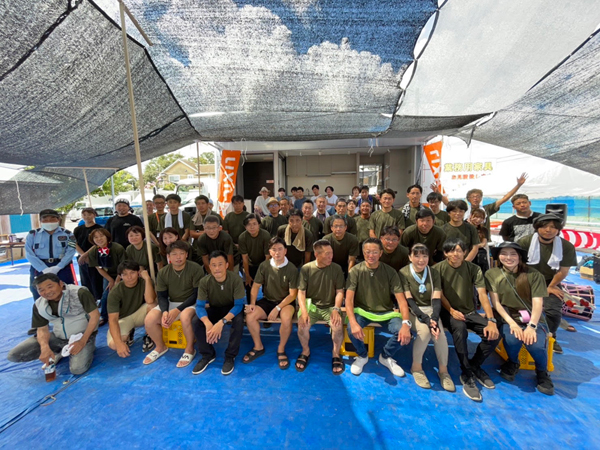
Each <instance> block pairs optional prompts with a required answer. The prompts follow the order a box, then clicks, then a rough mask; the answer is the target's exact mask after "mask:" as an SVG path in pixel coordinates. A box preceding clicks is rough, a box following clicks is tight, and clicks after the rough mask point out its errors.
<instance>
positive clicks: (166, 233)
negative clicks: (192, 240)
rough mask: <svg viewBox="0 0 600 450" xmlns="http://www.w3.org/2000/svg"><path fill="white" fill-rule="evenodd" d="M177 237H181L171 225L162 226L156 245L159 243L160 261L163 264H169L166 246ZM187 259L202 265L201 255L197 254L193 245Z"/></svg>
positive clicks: (176, 239)
mask: <svg viewBox="0 0 600 450" xmlns="http://www.w3.org/2000/svg"><path fill="white" fill-rule="evenodd" d="M179 239H181V237H180V236H179V232H178V231H177V229H176V228H173V227H167V228H164V229H163V230H162V231H161V232H160V234H159V235H158V245H159V250H160V257H161V262H162V264H163V266H166V265H167V264H169V257H168V255H167V247H168V246H169V245H171V244H172V243H173V242H175V241H178V240H179ZM188 260H189V261H194V262H196V263H198V264H200V265H203V262H202V257H201V256H200V255H198V253H197V252H196V250H194V247H193V246H192V247H191V250H190V252H189V255H188Z"/></svg>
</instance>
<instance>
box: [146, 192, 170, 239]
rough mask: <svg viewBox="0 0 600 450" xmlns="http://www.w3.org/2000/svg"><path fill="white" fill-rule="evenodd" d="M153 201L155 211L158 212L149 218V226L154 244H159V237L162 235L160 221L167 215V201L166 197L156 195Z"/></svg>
mask: <svg viewBox="0 0 600 450" xmlns="http://www.w3.org/2000/svg"><path fill="white" fill-rule="evenodd" d="M152 201H153V202H154V209H155V210H156V212H153V213H152V214H151V215H149V216H148V226H149V227H150V239H152V242H154V244H156V245H159V244H158V235H159V234H160V219H161V218H162V216H164V215H165V207H166V206H167V199H166V198H165V196H164V195H161V194H156V195H155V196H154V197H152Z"/></svg>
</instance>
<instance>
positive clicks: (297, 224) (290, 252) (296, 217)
mask: <svg viewBox="0 0 600 450" xmlns="http://www.w3.org/2000/svg"><path fill="white" fill-rule="evenodd" d="M277 237H280V238H281V239H283V241H284V242H285V246H286V247H287V259H288V260H289V261H290V262H291V263H292V264H293V265H295V266H296V267H297V268H298V269H300V267H302V266H303V265H304V264H306V263H307V262H309V261H310V257H311V255H312V250H313V234H312V233H311V232H310V231H309V230H307V229H306V228H304V227H303V226H302V213H301V212H300V210H299V209H292V210H291V211H290V218H289V223H288V224H287V225H282V226H280V227H279V229H278V230H277Z"/></svg>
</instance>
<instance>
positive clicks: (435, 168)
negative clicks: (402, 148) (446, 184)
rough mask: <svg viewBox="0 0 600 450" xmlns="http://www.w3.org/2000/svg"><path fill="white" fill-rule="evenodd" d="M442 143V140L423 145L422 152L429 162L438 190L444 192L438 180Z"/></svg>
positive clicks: (440, 168)
mask: <svg viewBox="0 0 600 450" xmlns="http://www.w3.org/2000/svg"><path fill="white" fill-rule="evenodd" d="M442 144H443V141H438V142H434V143H433V144H428V145H425V146H424V147H423V152H424V153H425V157H426V158H427V162H428V163H429V168H430V169H431V173H432V174H433V178H434V179H435V182H436V184H437V185H438V186H439V187H440V189H439V192H444V191H443V189H442V184H441V181H440V175H441V171H442Z"/></svg>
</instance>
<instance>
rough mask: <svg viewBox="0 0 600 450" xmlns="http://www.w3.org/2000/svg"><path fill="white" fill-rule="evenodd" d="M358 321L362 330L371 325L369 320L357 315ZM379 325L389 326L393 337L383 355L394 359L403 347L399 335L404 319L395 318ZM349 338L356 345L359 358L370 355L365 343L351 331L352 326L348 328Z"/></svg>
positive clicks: (386, 345)
mask: <svg viewBox="0 0 600 450" xmlns="http://www.w3.org/2000/svg"><path fill="white" fill-rule="evenodd" d="M356 321H357V322H358V324H359V325H360V326H361V328H364V327H366V326H367V325H369V324H370V323H371V321H370V320H369V319H365V318H364V317H363V316H359V315H358V314H356ZM377 323H379V324H381V326H382V327H383V326H385V325H387V329H388V331H389V332H390V333H391V334H392V337H391V338H389V339H388V341H387V342H386V344H385V347H383V351H382V352H381V353H382V355H383V356H384V357H385V358H393V357H394V355H395V354H396V352H397V351H398V350H400V347H401V345H400V342H398V333H399V332H400V329H401V328H402V319H401V318H400V317H394V318H393V319H390V320H385V321H382V322H377ZM348 336H350V340H351V341H352V345H354V348H355V349H356V353H357V354H358V356H360V357H361V358H366V357H367V356H368V354H369V353H368V351H367V346H366V345H365V343H364V342H363V341H359V340H358V339H356V338H355V337H354V335H353V334H352V332H351V331H350V326H348Z"/></svg>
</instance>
